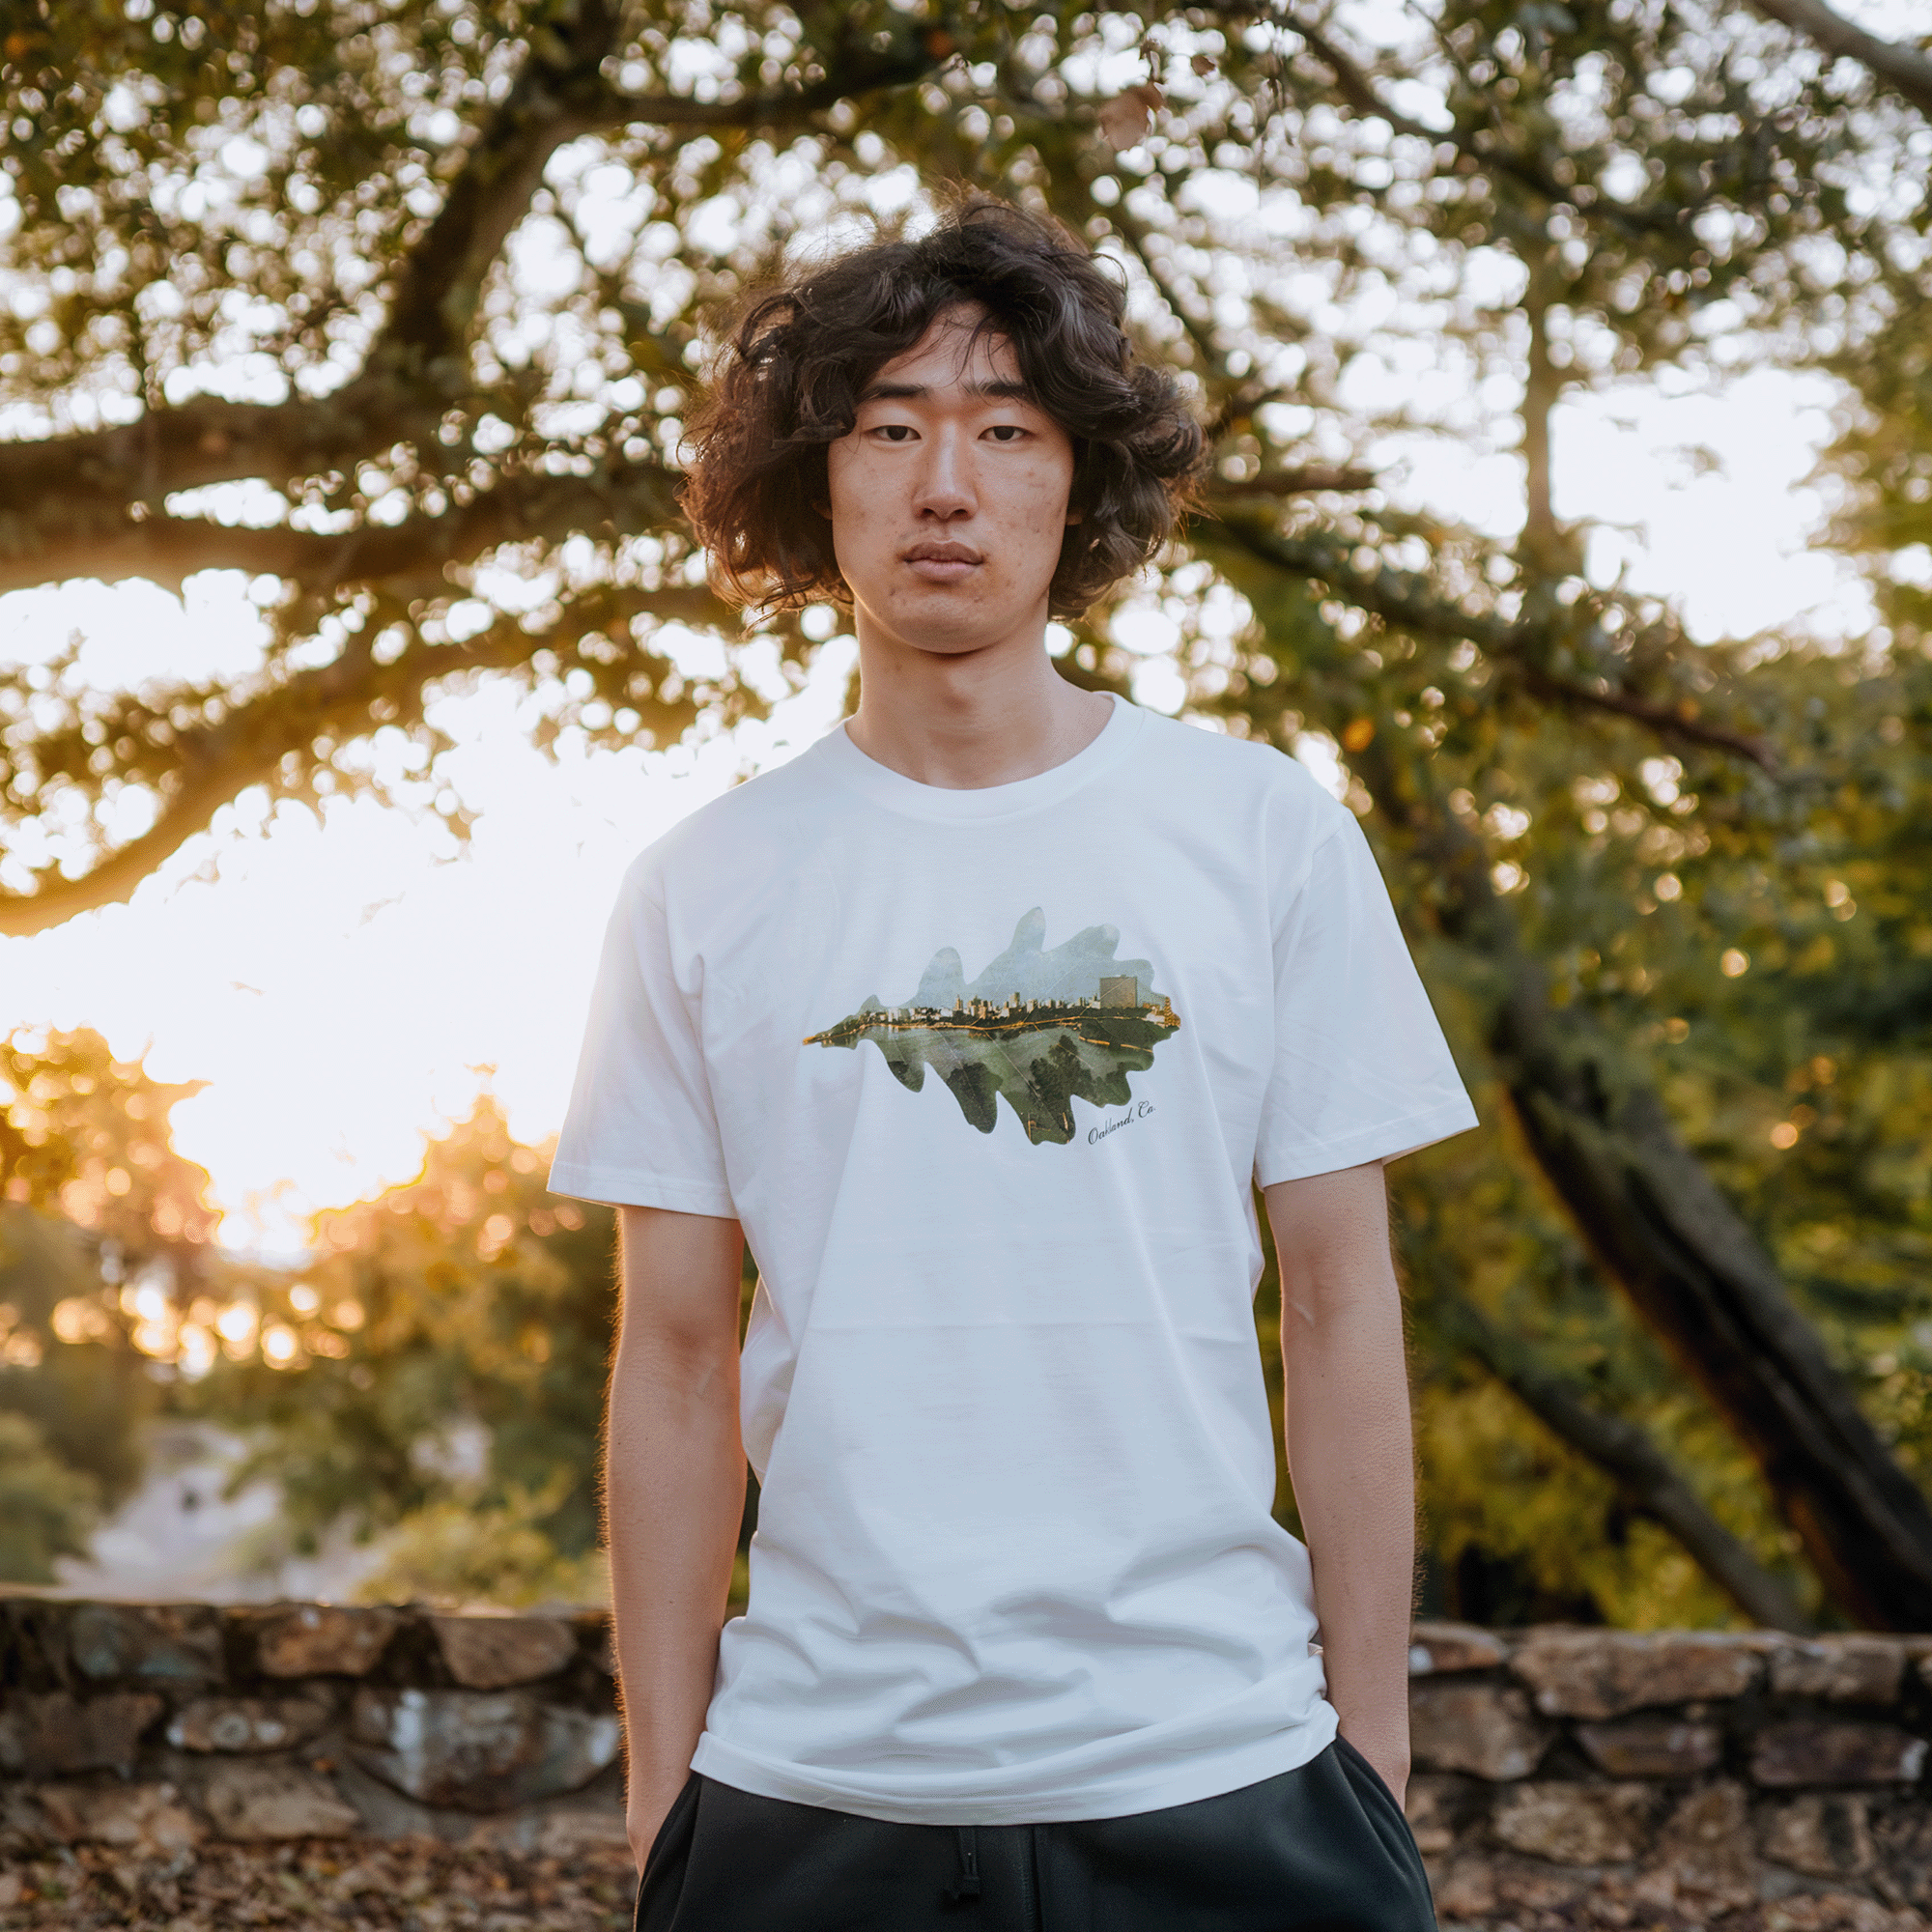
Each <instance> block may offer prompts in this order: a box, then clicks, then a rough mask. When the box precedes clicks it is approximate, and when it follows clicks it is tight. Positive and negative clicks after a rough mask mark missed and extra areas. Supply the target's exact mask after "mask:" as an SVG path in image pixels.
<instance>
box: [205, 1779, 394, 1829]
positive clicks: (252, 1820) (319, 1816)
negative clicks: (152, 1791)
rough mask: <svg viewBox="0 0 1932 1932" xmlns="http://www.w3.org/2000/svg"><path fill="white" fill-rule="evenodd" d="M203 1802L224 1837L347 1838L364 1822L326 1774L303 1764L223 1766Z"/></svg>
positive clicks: (209, 1783) (206, 1787) (206, 1789)
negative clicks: (323, 1774) (343, 1799)
mask: <svg viewBox="0 0 1932 1932" xmlns="http://www.w3.org/2000/svg"><path fill="white" fill-rule="evenodd" d="M201 1802H202V1804H203V1806H204V1808H205V1809H206V1810H207V1812H208V1815H209V1818H210V1820H211V1821H212V1822H213V1826H214V1829H215V1830H216V1831H217V1832H218V1833H220V1834H221V1835H222V1836H223V1837H224V1838H255V1839H260V1838H346V1837H347V1836H348V1835H349V1834H350V1833H352V1832H354V1831H355V1827H356V1826H357V1825H358V1824H359V1823H360V1822H361V1821H360V1819H359V1817H358V1816H357V1813H356V1810H355V1806H354V1805H353V1804H344V1803H343V1801H342V1799H341V1797H340V1796H339V1795H338V1794H337V1792H336V1789H335V1787H334V1786H333V1785H332V1784H330V1783H329V1781H328V1779H327V1778H326V1777H324V1776H322V1774H321V1773H320V1772H316V1771H311V1770H309V1769H308V1767H307V1766H306V1765H300V1764H293V1763H279V1764H277V1763H267V1764H224V1765H221V1766H219V1767H217V1768H216V1770H215V1772H214V1774H213V1776H211V1777H210V1778H209V1780H208V1783H207V1785H206V1786H205V1787H204V1789H203V1791H202V1795H201Z"/></svg>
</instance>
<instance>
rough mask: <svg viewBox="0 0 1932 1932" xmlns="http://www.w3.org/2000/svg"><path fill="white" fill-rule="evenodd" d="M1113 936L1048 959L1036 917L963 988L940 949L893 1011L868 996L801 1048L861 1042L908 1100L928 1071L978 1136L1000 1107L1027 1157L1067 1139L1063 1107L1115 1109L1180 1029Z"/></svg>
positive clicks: (1085, 940)
mask: <svg viewBox="0 0 1932 1932" xmlns="http://www.w3.org/2000/svg"><path fill="white" fill-rule="evenodd" d="M1120 943H1121V935H1120V932H1119V930H1118V929H1117V928H1116V927H1114V926H1111V925H1090V926H1089V927H1088V928H1087V929H1086V931H1085V932H1077V933H1075V934H1074V935H1073V937H1072V938H1071V939H1069V940H1067V941H1066V942H1065V944H1064V945H1061V946H1056V947H1055V948H1054V949H1053V950H1052V952H1047V951H1046V950H1045V946H1046V915H1045V913H1044V912H1043V911H1042V910H1041V909H1040V908H1039V907H1038V906H1035V907H1034V909H1033V910H1032V911H1031V912H1030V913H1028V914H1027V915H1026V917H1025V918H1024V919H1022V920H1021V921H1020V923H1019V924H1018V925H1016V926H1015V927H1014V928H1013V943H1012V944H1011V945H1010V946H1009V947H1008V948H1007V950H1006V951H1005V952H1002V953H1001V954H1000V955H999V957H998V958H997V959H994V960H993V961H991V962H990V964H988V966H987V967H986V969H985V971H984V972H982V973H981V974H980V977H979V978H978V979H977V980H974V981H973V982H972V983H971V984H970V985H968V984H967V982H966V973H965V968H964V967H963V966H962V965H961V964H960V960H959V954H958V953H957V952H954V951H953V949H952V947H950V946H942V947H941V948H940V949H939V951H938V952H935V953H934V954H933V955H932V964H931V965H930V966H928V967H927V968H926V969H925V972H924V974H923V976H922V977H921V979H920V982H919V989H918V990H917V991H916V992H915V993H914V994H913V996H912V998H911V999H909V1000H907V1001H906V1002H905V1003H904V1004H903V1005H900V1006H893V1007H889V1006H886V1005H884V1004H882V1003H881V1001H880V999H879V997H878V995H877V994H876V993H874V994H872V995H870V996H869V997H868V998H867V1000H866V1001H865V1003H864V1004H863V1005H862V1006H861V1007H860V1008H859V1010H858V1011H857V1012H855V1013H849V1014H847V1015H846V1017H845V1018H844V1019H842V1020H840V1021H839V1022H838V1025H837V1026H830V1027H827V1028H826V1029H825V1031H824V1032H823V1033H814V1034H810V1035H808V1036H807V1037H806V1041H805V1043H806V1045H807V1046H844V1047H857V1046H858V1045H859V1043H860V1042H861V1041H862V1040H867V1039H869V1040H870V1041H871V1042H872V1043H873V1045H875V1046H876V1047H877V1048H878V1049H879V1051H880V1052H881V1053H882V1054H884V1055H885V1058H886V1065H888V1066H890V1067H891V1068H892V1070H893V1072H894V1073H895V1075H896V1076H897V1077H898V1079H899V1081H900V1082H901V1083H902V1084H903V1085H904V1086H906V1087H909V1088H910V1089H911V1090H912V1091H913V1092H914V1093H915V1094H917V1093H918V1092H919V1091H920V1090H921V1089H922V1088H923V1086H924V1085H925V1069H926V1068H927V1066H930V1067H932V1069H933V1070H934V1071H935V1072H936V1073H937V1074H938V1075H939V1077H940V1078H941V1079H942V1080H943V1081H945V1083H946V1084H947V1086H948V1087H949V1088H951V1089H952V1097H953V1098H954V1099H955V1100H957V1101H958V1102H959V1111H960V1112H961V1113H962V1114H964V1115H965V1116H966V1119H967V1121H968V1122H969V1123H970V1124H971V1125H973V1126H976V1127H978V1128H979V1129H980V1132H981V1133H982V1134H990V1133H991V1132H992V1131H993V1127H994V1124H995V1123H996V1122H997V1121H998V1119H999V1097H1000V1095H1001V1094H1005V1095H1006V1097H1007V1104H1008V1105H1009V1107H1011V1108H1012V1110H1013V1112H1014V1113H1015V1114H1016V1115H1017V1116H1018V1117H1019V1122H1020V1124H1021V1125H1022V1126H1023V1127H1025V1129H1026V1134H1027V1139H1028V1140H1030V1141H1031V1142H1032V1143H1033V1144H1034V1145H1035V1146H1036V1147H1037V1146H1038V1145H1039V1144H1040V1142H1042V1141H1050V1142H1052V1143H1053V1144H1054V1145H1055V1146H1056V1147H1064V1146H1065V1144H1066V1143H1067V1142H1068V1141H1070V1140H1071V1139H1072V1138H1073V1134H1074V1126H1073V1104H1072V1103H1073V1101H1074V1100H1075V1099H1076V1098H1078V1099H1082V1100H1086V1101H1089V1102H1091V1103H1092V1104H1093V1105H1094V1106H1096V1107H1120V1106H1124V1105H1125V1104H1126V1103H1127V1102H1128V1101H1129V1100H1131V1099H1132V1098H1133V1094H1132V1092H1131V1091H1130V1089H1129V1087H1128V1085H1127V1075H1128V1074H1130V1073H1145V1072H1146V1071H1147V1070H1148V1069H1149V1068H1150V1067H1151V1066H1152V1065H1153V1053H1154V1048H1155V1047H1157V1046H1159V1045H1160V1044H1161V1042H1162V1041H1163V1040H1165V1039H1167V1038H1168V1037H1170V1036H1171V1035H1172V1034H1174V1033H1175V1032H1177V1031H1178V1030H1179V1026H1180V1018H1179V1014H1178V1013H1176V1012H1175V1010H1174V1007H1173V1004H1172V1002H1170V1001H1169V999H1168V997H1167V995H1166V994H1165V993H1157V992H1155V991H1154V989H1153V968H1152V966H1151V964H1149V962H1148V961H1147V960H1145V959H1116V958H1115V957H1114V949H1115V948H1116V947H1117V946H1119V945H1120Z"/></svg>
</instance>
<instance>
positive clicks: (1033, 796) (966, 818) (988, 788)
mask: <svg viewBox="0 0 1932 1932" xmlns="http://www.w3.org/2000/svg"><path fill="white" fill-rule="evenodd" d="M1107 696H1109V697H1111V698H1113V701H1114V715H1113V716H1112V717H1111V718H1109V719H1108V720H1107V722H1106V724H1104V725H1102V726H1101V727H1100V730H1099V733H1098V735H1097V736H1095V737H1094V739H1093V741H1092V742H1091V743H1089V744H1086V745H1083V746H1082V747H1081V748H1080V750H1079V751H1077V752H1075V753H1074V754H1073V755H1072V756H1071V757H1070V758H1067V759H1065V760H1064V761H1063V762H1062V763H1060V764H1057V765H1054V766H1051V767H1050V768H1049V769H1047V770H1046V771H1043V772H1036V773H1035V774H1034V775H1033V777H1032V778H1029V779H1015V780H1014V781H1012V782H1011V783H1010V784H1001V785H975V786H972V787H968V788H962V789H954V788H953V787H952V786H948V785H929V784H921V783H920V781H918V780H917V779H909V778H907V777H906V776H905V774H904V773H903V772H895V771H894V770H892V768H891V767H890V766H887V765H882V764H880V763H878V762H877V760H876V759H873V758H868V757H867V755H866V753H864V752H862V751H860V749H859V748H858V746H857V745H855V744H853V742H852V740H851V739H850V737H848V736H847V735H846V731H845V727H844V725H839V726H838V728H837V729H836V730H834V731H829V732H827V733H826V735H825V736H824V737H823V738H821V739H820V740H819V741H818V745H817V747H816V750H817V752H818V753H819V755H820V756H822V757H823V759H824V761H825V766H826V769H827V770H828V771H829V772H830V773H832V775H833V776H835V777H836V778H838V780H839V781H840V782H841V783H843V784H845V785H848V786H850V787H851V788H852V789H853V790H855V791H858V792H861V793H863V794H864V795H865V796H866V797H867V798H868V799H870V800H871V801H872V803H873V804H875V805H882V806H885V807H886V808H887V809H888V810H893V811H902V812H905V813H906V814H907V815H908V816H910V817H914V818H926V819H933V820H938V821H942V822H951V823H954V824H957V823H961V822H969V823H973V824H981V825H983V824H985V823H987V822H988V821H990V820H993V819H1001V818H1017V817H1019V816H1020V815H1021V814H1023V813H1025V812H1030V811H1038V810H1041V809H1042V808H1044V807H1047V806H1053V805H1058V804H1060V803H1061V801H1062V800H1064V799H1066V798H1069V797H1071V795H1072V794H1073V793H1074V792H1076V791H1078V790H1079V789H1080V788H1081V786H1083V785H1086V784H1091V783H1092V782H1093V781H1094V779H1096V778H1098V777H1099V776H1100V775H1101V774H1102V773H1103V772H1106V771H1110V770H1111V769H1112V768H1113V767H1114V766H1115V765H1116V764H1118V763H1119V762H1120V760H1121V759H1122V758H1123V757H1124V756H1125V755H1126V753H1127V752H1128V751H1129V750H1130V749H1131V748H1132V746H1133V742H1134V740H1135V738H1137V737H1138V736H1139V735H1140V730H1141V726H1142V725H1143V724H1145V723H1146V714H1145V713H1144V712H1143V711H1142V710H1141V709H1140V708H1139V706H1138V705H1133V704H1129V703H1127V702H1126V700H1125V699H1124V698H1122V697H1121V696H1118V695H1116V694H1115V693H1113V692H1109V693H1108V694H1107Z"/></svg>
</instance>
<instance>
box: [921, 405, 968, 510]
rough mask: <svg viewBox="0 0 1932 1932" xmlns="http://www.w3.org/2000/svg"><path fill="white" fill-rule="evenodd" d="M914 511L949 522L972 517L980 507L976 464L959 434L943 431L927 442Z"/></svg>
mask: <svg viewBox="0 0 1932 1932" xmlns="http://www.w3.org/2000/svg"><path fill="white" fill-rule="evenodd" d="M924 457H925V460H924V462H923V463H922V464H921V466H920V472H919V479H918V483H917V486H916V495H915V497H914V502H913V508H914V509H915V510H917V511H918V512H919V513H920V515H922V516H927V517H938V518H940V519H942V520H948V519H951V518H953V517H969V516H971V515H972V514H973V511H974V510H975V509H976V508H977V507H978V497H977V494H976V492H975V490H974V486H973V461H972V455H971V451H970V449H969V447H968V445H967V443H966V440H965V438H964V437H963V436H961V435H960V434H959V432H958V431H956V430H953V429H950V428H942V429H941V430H939V431H938V432H937V433H936V434H935V435H932V436H929V437H927V438H926V440H925V450H924Z"/></svg>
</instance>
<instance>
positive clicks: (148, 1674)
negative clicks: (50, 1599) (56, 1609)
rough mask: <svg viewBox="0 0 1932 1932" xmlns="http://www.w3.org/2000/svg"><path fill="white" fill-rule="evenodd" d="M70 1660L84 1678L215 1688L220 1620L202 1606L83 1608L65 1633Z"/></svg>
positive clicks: (220, 1669) (218, 1674)
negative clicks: (124, 1678)
mask: <svg viewBox="0 0 1932 1932" xmlns="http://www.w3.org/2000/svg"><path fill="white" fill-rule="evenodd" d="M67 1642H68V1655H69V1656H70V1657H71V1659H72V1660H73V1664H74V1668H75V1669H77V1670H78V1671H79V1672H80V1673H81V1675H82V1676H83V1677H92V1678H95V1679H97V1680H99V1679H102V1678H116V1677H131V1678H136V1679H139V1680H141V1681H143V1682H146V1683H151V1684H163V1685H171V1686H175V1685H195V1686H199V1685H204V1684H218V1683H220V1682H221V1679H222V1675H223V1666H222V1661H221V1617H220V1614H219V1612H217V1611H215V1610H213V1609H211V1608H209V1606H208V1605H206V1604H152V1605H138V1604H81V1605H77V1606H76V1607H75V1609H74V1612H73V1614H72V1616H71V1617H70V1618H69V1620H68V1627H67Z"/></svg>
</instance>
